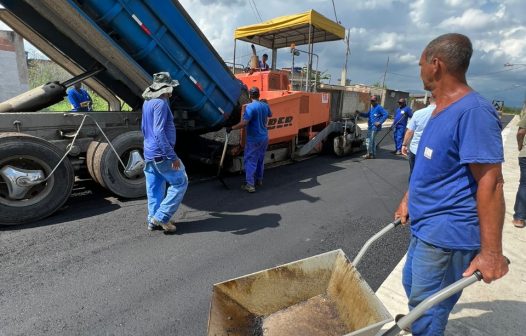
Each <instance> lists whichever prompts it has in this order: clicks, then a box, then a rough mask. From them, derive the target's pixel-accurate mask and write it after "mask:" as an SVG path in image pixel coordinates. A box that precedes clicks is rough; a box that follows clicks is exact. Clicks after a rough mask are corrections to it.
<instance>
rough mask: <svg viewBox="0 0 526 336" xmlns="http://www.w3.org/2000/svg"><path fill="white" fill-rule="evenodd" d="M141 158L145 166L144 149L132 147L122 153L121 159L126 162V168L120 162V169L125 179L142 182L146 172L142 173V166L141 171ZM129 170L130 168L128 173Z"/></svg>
mask: <svg viewBox="0 0 526 336" xmlns="http://www.w3.org/2000/svg"><path fill="white" fill-rule="evenodd" d="M139 158H140V160H142V167H144V159H143V154H142V150H139V149H138V148H130V149H128V150H126V151H125V152H124V153H122V154H121V160H122V162H124V163H125V164H126V168H123V167H122V166H121V165H120V164H119V169H118V170H119V174H120V175H121V176H122V178H123V179H125V180H128V181H130V182H133V183H136V182H138V183H142V181H143V180H144V174H143V173H142V168H141V170H140V171H139V170H138V168H139V166H141V162H139ZM127 170H129V171H128V173H127Z"/></svg>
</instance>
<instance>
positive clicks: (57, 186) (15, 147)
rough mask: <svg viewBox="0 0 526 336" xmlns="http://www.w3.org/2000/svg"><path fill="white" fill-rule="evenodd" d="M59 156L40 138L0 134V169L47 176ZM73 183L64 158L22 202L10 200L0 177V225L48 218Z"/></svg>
mask: <svg viewBox="0 0 526 336" xmlns="http://www.w3.org/2000/svg"><path fill="white" fill-rule="evenodd" d="M63 155H64V153H63V152H62V151H61V150H60V149H58V148H57V147H56V146H54V145H53V144H51V143H49V142H47V141H46V140H43V139H41V138H37V137H33V136H30V135H27V134H21V133H0V169H2V168H4V167H5V166H12V167H15V168H20V169H28V170H41V171H43V172H44V175H45V176H46V177H47V176H49V174H50V173H51V171H52V170H53V168H55V166H56V165H57V164H58V163H59V161H60V159H61V158H62V156H63ZM74 180H75V175H74V171H73V167H72V165H71V162H70V161H69V159H68V158H67V157H66V158H65V159H64V161H62V163H61V164H60V165H59V166H58V168H57V169H56V170H55V172H54V173H53V175H52V176H51V177H50V178H49V179H48V180H47V181H46V182H43V183H41V184H37V185H35V186H33V187H31V189H30V190H29V191H28V192H27V193H26V195H25V196H24V198H23V199H12V198H10V197H9V192H8V189H7V184H6V183H5V181H4V180H3V177H2V176H1V175H0V225H17V224H24V223H29V222H33V221H36V220H38V219H42V218H44V217H47V216H49V215H51V214H52V213H54V212H55V211H56V210H58V209H59V208H60V207H61V206H62V205H63V204H64V203H65V202H66V200H67V199H68V198H69V195H70V194H71V190H72V189H73V183H74Z"/></svg>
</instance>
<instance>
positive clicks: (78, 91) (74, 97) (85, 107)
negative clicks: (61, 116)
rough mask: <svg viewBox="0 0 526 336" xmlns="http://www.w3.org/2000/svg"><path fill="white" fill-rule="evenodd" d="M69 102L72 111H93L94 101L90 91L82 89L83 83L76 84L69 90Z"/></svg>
mask: <svg viewBox="0 0 526 336" xmlns="http://www.w3.org/2000/svg"><path fill="white" fill-rule="evenodd" d="M68 100H69V102H70V104H71V111H74V112H89V111H91V110H92V106H93V101H92V100H91V97H90V95H89V93H88V91H86V90H84V89H83V88H82V82H78V83H75V85H74V86H73V88H71V89H69V90H68Z"/></svg>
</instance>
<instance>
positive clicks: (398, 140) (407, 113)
mask: <svg viewBox="0 0 526 336" xmlns="http://www.w3.org/2000/svg"><path fill="white" fill-rule="evenodd" d="M398 106H399V107H398V108H397V109H396V112H395V116H394V120H393V131H394V132H393V136H394V143H395V151H394V153H395V154H396V155H402V142H403V141H404V135H405V129H406V128H407V120H408V119H409V118H411V117H412V116H413V111H412V110H411V108H410V107H409V106H407V104H406V100H405V99H404V98H400V99H399V100H398Z"/></svg>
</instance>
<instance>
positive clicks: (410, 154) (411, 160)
mask: <svg viewBox="0 0 526 336" xmlns="http://www.w3.org/2000/svg"><path fill="white" fill-rule="evenodd" d="M407 158H408V159H409V181H411V174H413V168H414V167H415V154H413V152H411V151H410V150H408V151H407Z"/></svg>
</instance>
